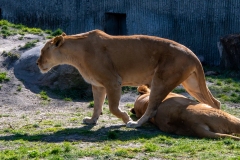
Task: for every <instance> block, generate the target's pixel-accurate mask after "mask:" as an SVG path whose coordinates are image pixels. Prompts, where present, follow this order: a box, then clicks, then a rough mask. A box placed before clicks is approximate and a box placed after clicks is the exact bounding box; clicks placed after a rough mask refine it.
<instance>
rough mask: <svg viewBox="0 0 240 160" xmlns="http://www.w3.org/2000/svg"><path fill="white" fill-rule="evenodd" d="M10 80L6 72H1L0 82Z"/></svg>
mask: <svg viewBox="0 0 240 160" xmlns="http://www.w3.org/2000/svg"><path fill="white" fill-rule="evenodd" d="M6 81H10V78H9V77H8V76H7V73H6V72H0V83H2V82H6Z"/></svg>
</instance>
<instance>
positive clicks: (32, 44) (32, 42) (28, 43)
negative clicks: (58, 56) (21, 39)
mask: <svg viewBox="0 0 240 160" xmlns="http://www.w3.org/2000/svg"><path fill="white" fill-rule="evenodd" d="M37 42H39V40H33V41H30V42H27V43H26V44H25V45H24V46H22V47H20V50H25V49H29V48H32V47H34V46H36V43H37Z"/></svg>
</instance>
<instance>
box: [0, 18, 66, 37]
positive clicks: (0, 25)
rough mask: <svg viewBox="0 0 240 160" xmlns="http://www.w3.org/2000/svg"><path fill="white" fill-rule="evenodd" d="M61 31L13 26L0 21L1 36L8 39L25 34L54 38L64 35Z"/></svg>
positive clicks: (5, 21) (19, 25) (20, 25)
mask: <svg viewBox="0 0 240 160" xmlns="http://www.w3.org/2000/svg"><path fill="white" fill-rule="evenodd" d="M62 32H63V31H62V30H61V29H59V28H58V29H56V30H55V31H51V30H45V31H44V30H42V29H40V28H29V27H27V26H25V25H22V24H13V23H11V22H8V21H7V20H0V36H3V37H4V38H7V37H8V36H12V35H17V34H19V35H22V36H24V35H25V34H35V35H44V34H45V35H46V37H47V38H49V39H50V38H53V37H55V36H58V35H61V34H62Z"/></svg>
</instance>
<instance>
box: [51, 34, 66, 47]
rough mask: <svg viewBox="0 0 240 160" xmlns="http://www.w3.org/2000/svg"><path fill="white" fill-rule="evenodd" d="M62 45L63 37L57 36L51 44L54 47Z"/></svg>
mask: <svg viewBox="0 0 240 160" xmlns="http://www.w3.org/2000/svg"><path fill="white" fill-rule="evenodd" d="M63 43H64V38H63V36H57V37H55V38H54V39H53V44H54V45H55V46H56V47H60V46H61V45H62V44H63Z"/></svg>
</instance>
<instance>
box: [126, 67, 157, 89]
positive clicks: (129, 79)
mask: <svg viewBox="0 0 240 160" xmlns="http://www.w3.org/2000/svg"><path fill="white" fill-rule="evenodd" d="M153 74H154V71H152V72H135V73H126V74H122V75H121V78H122V85H123V86H140V85H143V84H145V85H149V86H151V82H152V78H153Z"/></svg>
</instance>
